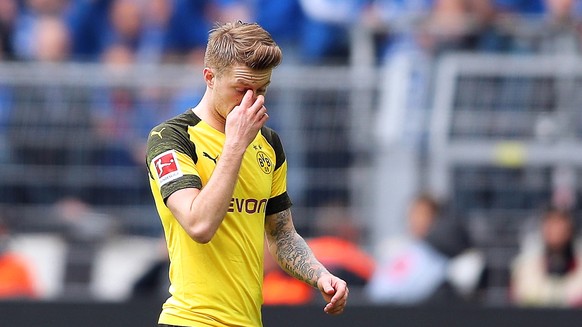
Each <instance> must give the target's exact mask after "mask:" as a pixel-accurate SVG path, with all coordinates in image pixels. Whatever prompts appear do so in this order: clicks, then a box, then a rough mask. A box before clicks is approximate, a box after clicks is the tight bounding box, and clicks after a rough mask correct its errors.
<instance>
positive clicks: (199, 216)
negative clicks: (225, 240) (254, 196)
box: [166, 148, 244, 243]
mask: <svg viewBox="0 0 582 327" xmlns="http://www.w3.org/2000/svg"><path fill="white" fill-rule="evenodd" d="M243 154H244V151H240V150H238V151H237V150H236V149H232V150H230V149H226V148H225V149H223V152H222V154H221V157H220V160H219V161H218V162H217V164H216V167H215V168H214V172H213V173H212V176H211V177H210V179H209V180H208V183H207V184H206V185H205V186H204V188H203V189H202V190H199V189H197V188H185V189H181V190H178V191H176V192H174V193H172V194H171V195H170V196H169V197H168V199H167V201H166V205H167V206H168V208H169V209H170V211H171V212H172V214H173V215H174V217H176V219H177V220H178V222H179V223H180V225H181V226H182V228H184V230H185V231H186V233H188V235H190V237H191V238H192V239H193V240H194V241H196V242H198V243H208V242H209V241H210V240H211V239H212V237H213V236H214V234H215V233H216V230H217V229H218V227H219V226H220V224H221V223H222V220H223V219H224V216H225V215H226V212H227V210H228V206H229V204H230V200H231V198H232V194H233V192H234V187H235V185H236V180H237V177H238V172H239V169H240V165H241V161H242V156H243Z"/></svg>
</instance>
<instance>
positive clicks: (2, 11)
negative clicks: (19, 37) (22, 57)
mask: <svg viewBox="0 0 582 327" xmlns="http://www.w3.org/2000/svg"><path fill="white" fill-rule="evenodd" d="M17 16H18V4H17V3H16V0H4V1H0V62H1V61H4V60H12V59H14V47H13V36H14V28H15V24H16V18H17Z"/></svg>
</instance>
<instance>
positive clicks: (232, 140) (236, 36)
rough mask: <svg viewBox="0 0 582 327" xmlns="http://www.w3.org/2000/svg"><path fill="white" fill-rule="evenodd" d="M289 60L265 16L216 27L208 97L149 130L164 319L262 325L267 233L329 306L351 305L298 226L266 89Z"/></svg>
mask: <svg viewBox="0 0 582 327" xmlns="http://www.w3.org/2000/svg"><path fill="white" fill-rule="evenodd" d="M281 59H282V53H281V49H280V48H279V47H278V45H277V44H276V43H275V42H274V41H273V39H272V38H271V36H270V34H269V33H268V32H267V31H265V30H264V29H263V28H262V27H260V26H259V25H258V24H249V23H242V22H236V23H226V24H222V25H219V26H217V27H216V28H214V29H213V30H212V31H211V32H210V36H209V39H208V44H207V49H206V53H205V60H204V61H205V63H204V65H205V68H204V70H203V72H202V75H203V78H204V81H205V82H206V91H205V93H204V96H203V97H202V99H201V100H200V102H199V103H198V105H197V106H196V107H194V108H193V109H190V110H187V111H186V112H185V113H183V114H181V115H179V116H177V117H174V118H172V119H170V120H168V121H166V122H164V123H162V124H160V125H158V126H156V127H155V128H153V129H152V131H151V133H150V136H149V139H148V146H147V159H146V160H147V165H148V170H149V175H150V184H151V189H152V193H153V196H154V198H155V203H156V207H157V210H158V213H159V215H160V219H161V222H162V225H163V227H164V233H165V238H166V242H167V245H168V252H169V257H170V283H171V286H170V294H171V296H170V298H169V299H168V300H167V301H166V302H165V304H164V305H163V309H162V312H161V315H160V318H159V321H158V323H159V324H160V325H161V326H168V325H169V326H261V325H262V322H261V304H262V292H261V287H262V281H263V245H264V240H265V239H266V240H267V243H268V247H269V251H270V253H271V254H272V255H273V256H274V258H275V259H276V261H277V262H278V263H279V265H280V266H281V267H282V268H283V269H284V270H285V271H286V272H287V273H289V274H290V275H292V276H294V277H296V278H297V279H299V280H302V281H304V282H306V283H308V284H310V285H311V286H313V287H315V288H317V289H319V291H320V292H321V294H322V296H323V298H324V300H325V301H326V305H325V307H324V311H325V312H326V313H328V314H331V315H336V314H340V313H342V312H343V311H344V308H345V305H346V302H347V298H348V293H349V291H348V288H347V286H346V283H345V281H343V280H342V279H340V278H338V277H336V276H334V275H332V274H331V273H330V272H329V271H328V270H327V269H326V268H325V267H324V266H323V265H322V264H321V263H320V262H319V261H318V260H317V259H316V258H315V256H314V255H313V253H312V252H311V250H310V249H309V247H308V246H307V244H306V243H305V241H304V240H303V238H302V237H301V236H300V235H299V234H298V233H297V232H296V230H295V227H294V225H293V219H292V215H291V211H290V207H291V201H290V199H289V196H288V195H287V192H286V170H287V162H286V159H285V153H284V151H283V147H282V144H281V141H280V140H279V137H278V135H277V134H276V133H275V132H274V131H273V130H271V129H270V128H268V127H266V126H265V122H266V121H267V119H268V118H269V115H268V113H267V109H266V108H265V106H264V105H263V104H264V101H265V98H264V96H265V93H266V91H267V87H268V86H269V83H270V82H271V72H272V70H273V69H274V68H275V67H276V66H277V65H278V64H279V63H280V62H281ZM265 236H266V237H265Z"/></svg>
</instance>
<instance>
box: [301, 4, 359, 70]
mask: <svg viewBox="0 0 582 327" xmlns="http://www.w3.org/2000/svg"><path fill="white" fill-rule="evenodd" d="M299 3H300V4H301V8H302V9H303V12H304V13H305V25H304V30H303V38H302V40H301V45H300V47H301V51H302V57H303V58H304V63H307V64H331V63H336V64H346V63H347V62H348V58H349V55H350V32H349V31H350V27H351V26H352V25H353V24H354V23H356V22H358V21H359V19H360V16H361V14H362V12H363V10H364V4H365V1H364V0H342V1H334V0H300V1H299Z"/></svg>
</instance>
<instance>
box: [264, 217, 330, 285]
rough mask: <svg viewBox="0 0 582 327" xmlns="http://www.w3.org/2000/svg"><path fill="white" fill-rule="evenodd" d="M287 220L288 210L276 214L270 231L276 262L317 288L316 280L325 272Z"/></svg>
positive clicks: (291, 273)
mask: <svg viewBox="0 0 582 327" xmlns="http://www.w3.org/2000/svg"><path fill="white" fill-rule="evenodd" d="M289 219H291V217H290V212H289V210H285V211H282V212H280V213H278V214H276V220H275V222H274V224H273V225H272V226H273V228H272V229H271V231H270V233H271V237H272V239H274V240H275V243H276V249H277V251H276V256H277V260H278V261H279V264H280V265H281V267H282V268H283V269H284V270H285V271H287V273H289V274H290V275H292V276H294V277H295V278H297V279H299V280H302V281H304V282H306V283H308V284H310V285H312V286H313V287H317V279H318V278H319V276H321V274H323V273H325V272H327V270H326V269H325V267H324V266H323V265H322V264H321V263H320V262H319V261H318V260H317V259H316V258H315V256H314V255H313V252H312V251H311V249H310V248H309V246H308V245H307V243H306V242H305V240H304V239H303V238H302V237H301V236H300V235H299V234H297V231H296V230H295V228H293V227H292V226H293V225H291V224H289V223H288V221H289ZM289 226H291V227H289Z"/></svg>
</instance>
